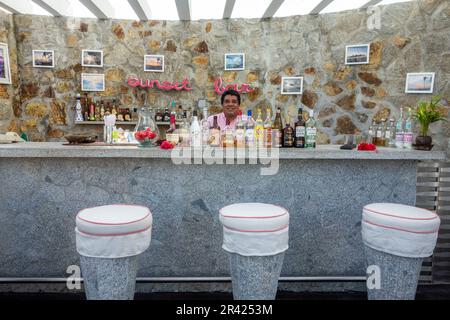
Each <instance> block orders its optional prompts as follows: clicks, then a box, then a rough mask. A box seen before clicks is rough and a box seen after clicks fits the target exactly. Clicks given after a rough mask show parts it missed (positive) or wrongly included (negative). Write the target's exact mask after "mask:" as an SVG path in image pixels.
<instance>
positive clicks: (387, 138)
mask: <svg viewBox="0 0 450 320" xmlns="http://www.w3.org/2000/svg"><path fill="white" fill-rule="evenodd" d="M394 122H395V120H394V119H390V120H389V122H388V123H387V125H386V131H385V133H384V146H385V147H393V146H395V139H394V129H395V124H394Z"/></svg>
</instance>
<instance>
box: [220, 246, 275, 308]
mask: <svg viewBox="0 0 450 320" xmlns="http://www.w3.org/2000/svg"><path fill="white" fill-rule="evenodd" d="M228 255H229V260H230V270H231V281H232V285H233V298H234V300H274V299H275V296H276V294H277V287H278V278H279V276H280V273H281V267H282V266H283V260H284V252H282V253H279V254H276V255H273V256H243V255H240V254H237V253H228Z"/></svg>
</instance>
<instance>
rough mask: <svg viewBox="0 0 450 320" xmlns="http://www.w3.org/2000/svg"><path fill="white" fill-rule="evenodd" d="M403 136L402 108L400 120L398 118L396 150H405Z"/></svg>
mask: <svg viewBox="0 0 450 320" xmlns="http://www.w3.org/2000/svg"><path fill="white" fill-rule="evenodd" d="M403 135H404V126H403V108H400V118H398V120H397V123H396V125H395V147H396V148H403Z"/></svg>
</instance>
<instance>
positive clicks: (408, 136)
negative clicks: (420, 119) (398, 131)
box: [403, 108, 413, 150]
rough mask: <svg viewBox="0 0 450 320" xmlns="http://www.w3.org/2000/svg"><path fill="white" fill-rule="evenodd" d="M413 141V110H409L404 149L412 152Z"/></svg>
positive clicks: (406, 120)
mask: <svg viewBox="0 0 450 320" xmlns="http://www.w3.org/2000/svg"><path fill="white" fill-rule="evenodd" d="M412 140H413V132H412V118H411V109H410V108H408V111H407V113H406V119H405V131H404V133H403V148H404V149H408V150H411V149H412Z"/></svg>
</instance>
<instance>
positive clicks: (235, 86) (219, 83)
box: [214, 78, 255, 94]
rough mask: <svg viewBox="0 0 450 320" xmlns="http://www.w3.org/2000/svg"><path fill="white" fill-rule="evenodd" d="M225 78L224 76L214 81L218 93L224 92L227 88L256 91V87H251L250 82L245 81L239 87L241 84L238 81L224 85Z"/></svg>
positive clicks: (239, 90)
mask: <svg viewBox="0 0 450 320" xmlns="http://www.w3.org/2000/svg"><path fill="white" fill-rule="evenodd" d="M222 84H223V80H222V78H217V79H216V81H214V91H215V92H216V93H218V94H222V93H224V92H225V91H226V90H229V89H233V90H236V91H237V92H244V93H245V92H253V91H255V89H254V88H252V87H250V85H249V84H248V83H243V84H242V85H241V88H239V85H238V84H236V83H231V84H228V85H226V86H225V87H222Z"/></svg>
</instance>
